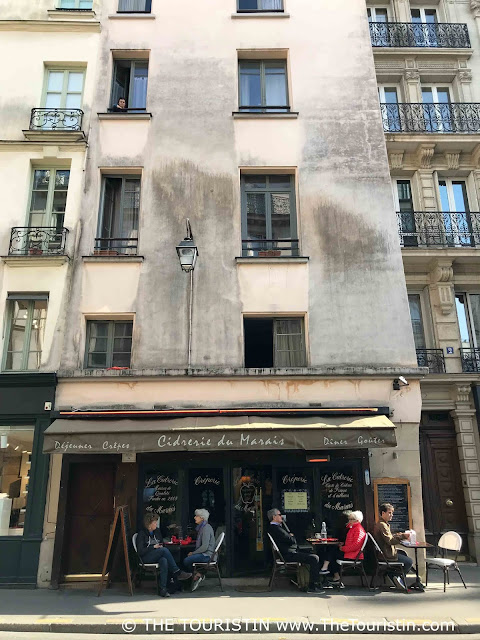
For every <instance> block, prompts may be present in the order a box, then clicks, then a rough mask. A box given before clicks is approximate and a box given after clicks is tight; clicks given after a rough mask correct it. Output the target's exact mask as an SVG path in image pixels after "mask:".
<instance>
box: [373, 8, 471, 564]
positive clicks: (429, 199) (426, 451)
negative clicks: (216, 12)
mask: <svg viewBox="0 0 480 640" xmlns="http://www.w3.org/2000/svg"><path fill="white" fill-rule="evenodd" d="M368 5H369V6H368V9H367V11H368V16H369V21H370V34H371V42H372V48H373V52H374V58H375V70H376V75H377V81H378V91H379V99H380V102H381V105H380V109H381V114H382V120H383V128H384V132H385V138H386V144H387V152H388V157H389V165H390V174H391V178H392V189H393V195H394V200H395V204H396V210H397V219H398V229H399V236H400V243H401V246H402V258H403V263H404V269H405V278H406V282H407V288H408V298H409V304H410V313H411V319H412V326H413V331H414V338H415V347H416V350H417V360H418V364H419V365H420V366H427V367H428V368H429V375H428V376H427V377H425V378H424V379H423V380H422V382H421V387H422V420H421V425H420V443H421V457H422V470H423V474H422V475H423V495H424V511H425V526H426V532H427V538H428V539H430V538H431V539H433V540H435V539H437V538H438V535H439V534H440V533H441V532H442V531H446V530H449V529H455V530H456V531H459V532H461V534H462V536H463V537H464V540H465V543H466V544H467V543H468V550H469V553H470V554H471V555H472V556H473V557H476V558H478V557H479V551H480V546H479V545H480V538H479V535H480V519H479V516H480V502H479V499H480V492H479V488H480V474H479V462H478V452H479V440H478V415H477V413H476V407H477V404H476V397H477V395H478V388H477V385H478V381H479V377H478V376H479V373H480V368H479V355H478V354H479V351H478V346H479V345H477V339H476V335H477V332H478V327H479V326H480V318H479V316H478V312H477V309H476V302H477V300H478V299H479V298H478V293H479V291H480V289H479V284H480V280H479V255H478V239H479V237H478V219H479V218H478V216H479V214H478V213H476V212H477V210H478V209H479V204H478V203H479V196H480V192H479V187H480V184H479V176H480V173H479V164H478V153H479V151H480V144H479V143H480V120H479V116H480V104H479V103H478V101H479V100H480V94H479V93H478V83H477V82H476V79H477V78H478V74H479V73H480V67H479V63H480V57H479V46H480V40H479V26H480V23H479V19H480V13H479V4H478V2H475V1H472V2H463V3H462V2H431V3H420V2H414V1H413V0H411V1H410V2H400V1H397V0H392V2H384V3H368ZM466 544H465V547H464V548H466Z"/></svg>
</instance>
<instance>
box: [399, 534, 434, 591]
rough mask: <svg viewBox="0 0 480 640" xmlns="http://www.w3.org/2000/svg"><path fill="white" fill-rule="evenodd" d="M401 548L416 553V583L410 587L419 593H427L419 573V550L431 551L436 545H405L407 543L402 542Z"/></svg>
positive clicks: (418, 543) (421, 543) (424, 543)
mask: <svg viewBox="0 0 480 640" xmlns="http://www.w3.org/2000/svg"><path fill="white" fill-rule="evenodd" d="M400 544H401V546H402V547H404V548H405V549H413V550H414V551H415V575H416V577H415V581H414V582H413V584H412V585H410V589H417V591H425V585H423V584H422V581H421V580H420V575H419V573H418V550H419V549H431V548H432V547H433V546H434V545H433V544H430V543H429V542H416V543H415V544H405V542H400Z"/></svg>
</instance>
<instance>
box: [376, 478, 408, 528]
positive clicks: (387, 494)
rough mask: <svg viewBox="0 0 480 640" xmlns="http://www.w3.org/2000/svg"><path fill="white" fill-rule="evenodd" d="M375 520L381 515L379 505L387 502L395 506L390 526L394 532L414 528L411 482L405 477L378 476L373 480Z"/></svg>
mask: <svg viewBox="0 0 480 640" xmlns="http://www.w3.org/2000/svg"><path fill="white" fill-rule="evenodd" d="M373 494H374V500H375V520H378V519H379V517H380V513H379V506H380V505H381V504H383V503H385V502H388V503H390V504H391V505H392V506H393V507H394V512H393V518H392V520H391V521H390V528H391V530H392V532H393V533H395V532H397V531H406V530H407V529H411V528H412V513H411V507H410V483H409V481H408V480H406V479H405V478H377V479H375V480H374V481H373Z"/></svg>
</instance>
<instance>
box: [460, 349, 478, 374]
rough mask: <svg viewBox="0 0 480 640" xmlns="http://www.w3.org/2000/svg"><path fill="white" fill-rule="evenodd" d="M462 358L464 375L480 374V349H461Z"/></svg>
mask: <svg viewBox="0 0 480 640" xmlns="http://www.w3.org/2000/svg"><path fill="white" fill-rule="evenodd" d="M460 358H461V359H462V371H463V372H464V373H478V372H480V349H460Z"/></svg>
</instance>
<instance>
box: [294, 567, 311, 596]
mask: <svg viewBox="0 0 480 640" xmlns="http://www.w3.org/2000/svg"><path fill="white" fill-rule="evenodd" d="M309 584H310V565H308V564H299V565H298V569H297V585H298V588H299V589H300V591H306V590H307V589H308V585H309Z"/></svg>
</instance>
